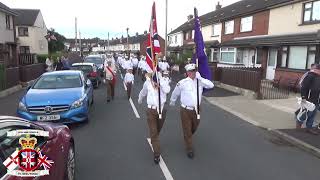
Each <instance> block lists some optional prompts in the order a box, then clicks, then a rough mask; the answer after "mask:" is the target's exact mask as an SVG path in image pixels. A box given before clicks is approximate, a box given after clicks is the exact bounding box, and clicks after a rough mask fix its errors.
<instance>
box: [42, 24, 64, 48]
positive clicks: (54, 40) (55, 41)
mask: <svg viewBox="0 0 320 180" xmlns="http://www.w3.org/2000/svg"><path fill="white" fill-rule="evenodd" d="M47 39H48V46H49V52H50V53H55V52H57V51H62V50H64V42H65V41H66V38H65V37H64V36H63V35H61V34H59V33H57V32H55V30H54V29H53V28H50V29H48V34H47Z"/></svg>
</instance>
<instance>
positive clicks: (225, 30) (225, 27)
mask: <svg viewBox="0 0 320 180" xmlns="http://www.w3.org/2000/svg"><path fill="white" fill-rule="evenodd" d="M230 22H233V26H232V32H230V33H227V25H226V24H227V23H230ZM224 34H225V35H229V34H234V20H230V21H226V22H224Z"/></svg>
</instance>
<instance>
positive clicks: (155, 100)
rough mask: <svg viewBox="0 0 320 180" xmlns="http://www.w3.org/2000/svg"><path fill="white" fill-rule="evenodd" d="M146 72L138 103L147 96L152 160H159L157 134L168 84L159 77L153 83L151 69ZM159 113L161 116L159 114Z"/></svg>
mask: <svg viewBox="0 0 320 180" xmlns="http://www.w3.org/2000/svg"><path fill="white" fill-rule="evenodd" d="M148 72H149V73H147V74H146V81H145V82H144V84H143V88H142V90H141V91H140V93H139V99H138V103H139V104H142V100H143V98H144V97H146V96H147V105H148V109H147V121H148V126H149V132H150V138H151V144H152V147H153V151H154V159H153V160H154V162H155V163H156V164H158V163H159V162H160V140H159V134H160V131H161V128H162V126H163V123H164V121H165V118H166V109H164V104H165V102H166V99H167V94H168V93H169V92H170V86H169V84H168V83H167V82H166V81H164V80H162V79H160V85H159V84H157V83H155V82H154V81H153V80H152V77H151V71H148ZM159 91H160V104H161V105H160V107H159ZM159 112H161V113H159ZM159 114H161V117H160V115H159Z"/></svg>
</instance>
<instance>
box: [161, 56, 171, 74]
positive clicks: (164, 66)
mask: <svg viewBox="0 0 320 180" xmlns="http://www.w3.org/2000/svg"><path fill="white" fill-rule="evenodd" d="M159 68H160V69H161V71H169V70H170V65H169V63H168V62H167V61H166V57H165V56H164V57H163V60H162V61H161V62H159Z"/></svg>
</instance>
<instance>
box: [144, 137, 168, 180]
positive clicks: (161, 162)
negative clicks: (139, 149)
mask: <svg viewBox="0 0 320 180" xmlns="http://www.w3.org/2000/svg"><path fill="white" fill-rule="evenodd" d="M147 141H148V143H149V145H150V147H151V150H152V152H153V148H152V145H151V140H150V138H147ZM159 166H160V168H161V170H162V173H163V175H164V177H165V178H166V180H174V179H173V177H172V175H171V173H170V171H169V169H168V167H167V165H166V163H165V162H164V160H163V158H162V156H160V162H159Z"/></svg>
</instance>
